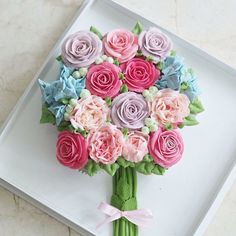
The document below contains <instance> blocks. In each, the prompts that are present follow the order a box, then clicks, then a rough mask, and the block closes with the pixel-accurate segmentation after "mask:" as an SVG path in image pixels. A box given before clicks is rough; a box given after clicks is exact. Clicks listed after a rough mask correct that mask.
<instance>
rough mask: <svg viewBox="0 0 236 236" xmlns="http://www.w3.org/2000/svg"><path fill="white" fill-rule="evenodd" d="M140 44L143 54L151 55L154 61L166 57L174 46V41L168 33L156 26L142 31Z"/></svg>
mask: <svg viewBox="0 0 236 236" xmlns="http://www.w3.org/2000/svg"><path fill="white" fill-rule="evenodd" d="M138 44H139V47H140V50H141V52H142V53H143V55H144V56H145V57H151V58H152V60H153V62H154V63H157V62H159V61H160V60H161V59H165V58H166V56H167V55H168V54H169V52H170V50H171V48H172V43H171V41H170V39H169V38H168V37H167V35H165V34H164V33H163V32H162V31H161V30H159V29H157V28H155V27H151V28H149V30H147V31H142V33H141V34H140V35H139V42H138Z"/></svg>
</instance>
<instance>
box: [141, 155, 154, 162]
mask: <svg viewBox="0 0 236 236" xmlns="http://www.w3.org/2000/svg"><path fill="white" fill-rule="evenodd" d="M151 161H153V158H152V157H151V156H150V155H149V154H146V155H145V156H144V158H143V160H142V162H151Z"/></svg>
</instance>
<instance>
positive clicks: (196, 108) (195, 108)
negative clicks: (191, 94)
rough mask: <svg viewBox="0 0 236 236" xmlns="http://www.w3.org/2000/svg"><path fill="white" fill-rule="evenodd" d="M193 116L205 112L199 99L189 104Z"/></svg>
mask: <svg viewBox="0 0 236 236" xmlns="http://www.w3.org/2000/svg"><path fill="white" fill-rule="evenodd" d="M189 109H190V113H191V114H198V113H201V112H203V111H204V108H203V105H202V103H201V101H200V100H199V99H195V100H194V101H193V102H191V103H190V104H189Z"/></svg>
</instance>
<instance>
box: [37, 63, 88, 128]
mask: <svg viewBox="0 0 236 236" xmlns="http://www.w3.org/2000/svg"><path fill="white" fill-rule="evenodd" d="M72 72H73V70H72V69H70V68H68V67H66V66H65V65H63V64H62V66H61V70H60V76H59V78H58V80H56V81H51V82H46V81H42V80H40V79H39V80H38V82H39V86H40V89H41V93H42V100H43V102H44V103H45V102H46V103H47V104H48V106H49V110H50V111H51V112H52V113H53V114H54V115H55V117H56V123H57V125H58V124H60V122H61V121H62V119H63V116H64V113H65V105H64V104H62V103H60V100H61V99H72V98H74V99H78V98H79V96H80V93H81V91H82V89H84V88H85V78H80V79H75V78H73V77H72V76H71V73H72Z"/></svg>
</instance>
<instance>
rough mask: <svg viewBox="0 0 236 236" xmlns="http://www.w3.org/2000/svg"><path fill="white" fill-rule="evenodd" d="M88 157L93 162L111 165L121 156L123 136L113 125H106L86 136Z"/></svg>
mask: <svg viewBox="0 0 236 236" xmlns="http://www.w3.org/2000/svg"><path fill="white" fill-rule="evenodd" d="M87 140H88V150H89V156H90V158H91V159H93V160H94V161H95V162H97V163H99V162H101V163H103V164H113V163H114V162H115V161H116V160H117V158H118V157H119V156H120V155H121V154H122V150H123V146H124V138H123V134H122V133H121V131H120V130H119V129H117V128H116V127H115V126H114V125H111V124H106V125H103V126H101V127H99V128H98V129H96V130H92V131H91V132H90V133H89V135H88V138H87Z"/></svg>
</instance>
